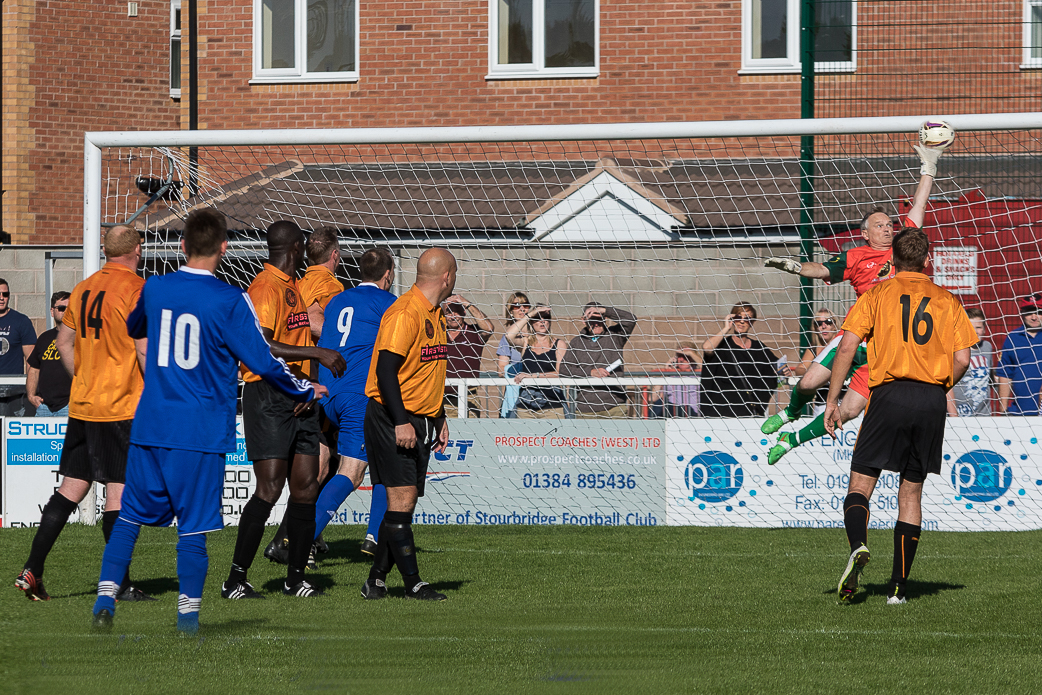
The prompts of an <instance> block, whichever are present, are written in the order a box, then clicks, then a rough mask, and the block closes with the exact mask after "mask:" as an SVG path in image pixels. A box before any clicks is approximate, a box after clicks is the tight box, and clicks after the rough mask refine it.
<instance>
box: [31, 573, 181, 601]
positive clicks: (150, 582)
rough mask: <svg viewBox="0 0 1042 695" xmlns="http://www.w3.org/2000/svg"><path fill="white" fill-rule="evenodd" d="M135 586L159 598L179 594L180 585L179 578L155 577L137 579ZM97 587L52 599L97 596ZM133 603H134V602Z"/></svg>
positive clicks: (56, 596) (55, 596)
mask: <svg viewBox="0 0 1042 695" xmlns="http://www.w3.org/2000/svg"><path fill="white" fill-rule="evenodd" d="M133 583H134V586H136V587H137V588H139V589H141V590H142V591H144V592H145V593H146V594H148V595H149V596H153V597H159V596H162V595H163V594H169V593H174V594H176V593H178V589H179V586H180V585H179V584H178V583H177V577H155V578H154V579H141V580H138V579H135V580H133ZM97 595H98V589H97V586H95V587H93V588H92V589H90V590H88V591H77V592H74V593H69V594H61V595H57V594H55V595H52V596H51V598H77V597H79V596H97ZM131 603H134V602H133V601H132V602H131Z"/></svg>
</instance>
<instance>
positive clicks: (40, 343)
mask: <svg viewBox="0 0 1042 695" xmlns="http://www.w3.org/2000/svg"><path fill="white" fill-rule="evenodd" d="M69 296H70V295H69V293H68V292H55V293H54V294H52V295H51V318H53V319H54V328H52V329H50V330H49V331H44V332H43V333H41V334H40V337H39V339H38V340H37V341H36V347H34V348H33V351H32V352H31V353H30V354H29V360H28V364H29V371H28V373H27V374H26V376H25V393H26V396H27V397H28V398H29V402H30V403H32V404H33V406H35V407H36V417H67V416H68V415H69V392H70V391H72V377H71V376H69V372H68V371H66V369H65V367H63V366H62V363H61V355H59V354H58V348H57V347H55V345H54V340H55V338H57V337H58V324H60V323H61V322H62V317H63V316H65V310H66V309H68V308H69Z"/></svg>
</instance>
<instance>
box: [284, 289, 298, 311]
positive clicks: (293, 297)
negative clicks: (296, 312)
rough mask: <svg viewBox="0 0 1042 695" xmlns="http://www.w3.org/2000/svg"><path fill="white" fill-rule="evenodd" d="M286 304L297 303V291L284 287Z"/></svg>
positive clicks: (292, 304) (293, 304) (292, 305)
mask: <svg viewBox="0 0 1042 695" xmlns="http://www.w3.org/2000/svg"><path fill="white" fill-rule="evenodd" d="M286 305H287V306H290V307H294V306H296V305H297V293H296V292H294V291H293V290H291V289H290V288H288V287H287V288H286Z"/></svg>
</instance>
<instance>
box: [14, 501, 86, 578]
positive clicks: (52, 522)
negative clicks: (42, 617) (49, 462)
mask: <svg viewBox="0 0 1042 695" xmlns="http://www.w3.org/2000/svg"><path fill="white" fill-rule="evenodd" d="M75 509H76V503H75V502H73V501H72V500H69V499H67V498H66V497H65V496H64V495H60V494H58V493H57V492H56V493H54V494H53V495H51V499H49V500H47V504H45V505H44V507H43V512H42V513H41V514H40V527H39V528H38V529H36V535H35V536H33V544H32V547H31V548H30V550H29V559H28V560H26V561H25V569H27V570H29V571H30V572H32V573H33V575H34V576H35V577H36V578H37V579H40V578H42V577H43V563H44V562H45V561H46V560H47V555H48V553H50V552H51V548H53V547H54V541H56V540H58V534H60V533H61V532H62V529H63V528H65V523H66V522H67V521H68V520H69V515H70V514H72V512H73V511H74V510H75Z"/></svg>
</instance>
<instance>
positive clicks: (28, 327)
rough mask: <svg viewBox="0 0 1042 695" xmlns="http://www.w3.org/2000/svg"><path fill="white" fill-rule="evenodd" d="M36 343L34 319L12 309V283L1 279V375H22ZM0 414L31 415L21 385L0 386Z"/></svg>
mask: <svg viewBox="0 0 1042 695" xmlns="http://www.w3.org/2000/svg"><path fill="white" fill-rule="evenodd" d="M35 344H36V330H35V329H34V328H33V322H32V321H30V320H29V317H28V316H26V315H25V314H23V313H21V312H20V311H15V310H14V309H12V308H11V286H10V285H8V284H7V280H4V279H3V278H0V374H12V375H22V374H25V361H26V360H27V359H29V353H31V352H32V351H33V345H35ZM0 415H6V416H8V417H32V415H33V409H32V405H31V404H30V403H29V398H28V397H27V396H26V395H25V387H24V386H22V385H18V386H2V385H0Z"/></svg>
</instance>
